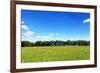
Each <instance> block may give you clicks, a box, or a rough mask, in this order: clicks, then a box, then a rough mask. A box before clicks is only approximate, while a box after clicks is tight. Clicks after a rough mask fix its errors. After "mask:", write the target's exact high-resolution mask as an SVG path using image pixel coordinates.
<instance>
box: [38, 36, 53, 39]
mask: <svg viewBox="0 0 100 73" xmlns="http://www.w3.org/2000/svg"><path fill="white" fill-rule="evenodd" d="M36 38H39V39H50V38H52V37H51V36H36Z"/></svg>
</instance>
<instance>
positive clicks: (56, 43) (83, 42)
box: [21, 40, 90, 47]
mask: <svg viewBox="0 0 100 73" xmlns="http://www.w3.org/2000/svg"><path fill="white" fill-rule="evenodd" d="M89 45H90V41H86V40H77V41H73V40H67V41H60V40H56V41H36V42H29V41H21V46H22V47H33V46H89Z"/></svg>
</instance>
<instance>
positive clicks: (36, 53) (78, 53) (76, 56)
mask: <svg viewBox="0 0 100 73" xmlns="http://www.w3.org/2000/svg"><path fill="white" fill-rule="evenodd" d="M21 59H22V63H31V62H49V61H72V60H88V59H90V47H89V46H43V47H42V46H41V47H22V58H21Z"/></svg>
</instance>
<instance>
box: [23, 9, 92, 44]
mask: <svg viewBox="0 0 100 73" xmlns="http://www.w3.org/2000/svg"><path fill="white" fill-rule="evenodd" d="M21 25H22V40H25V41H31V42H35V41H47V40H89V39H90V38H89V37H90V14H89V13H79V12H56V11H36V10H21Z"/></svg>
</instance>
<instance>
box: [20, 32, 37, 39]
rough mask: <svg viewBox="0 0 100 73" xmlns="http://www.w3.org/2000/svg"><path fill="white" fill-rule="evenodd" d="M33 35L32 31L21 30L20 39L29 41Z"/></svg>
mask: <svg viewBox="0 0 100 73" xmlns="http://www.w3.org/2000/svg"><path fill="white" fill-rule="evenodd" d="M34 35H35V32H33V31H27V32H22V40H24V41H26V40H27V41H31V40H32V39H33V37H34Z"/></svg>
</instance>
